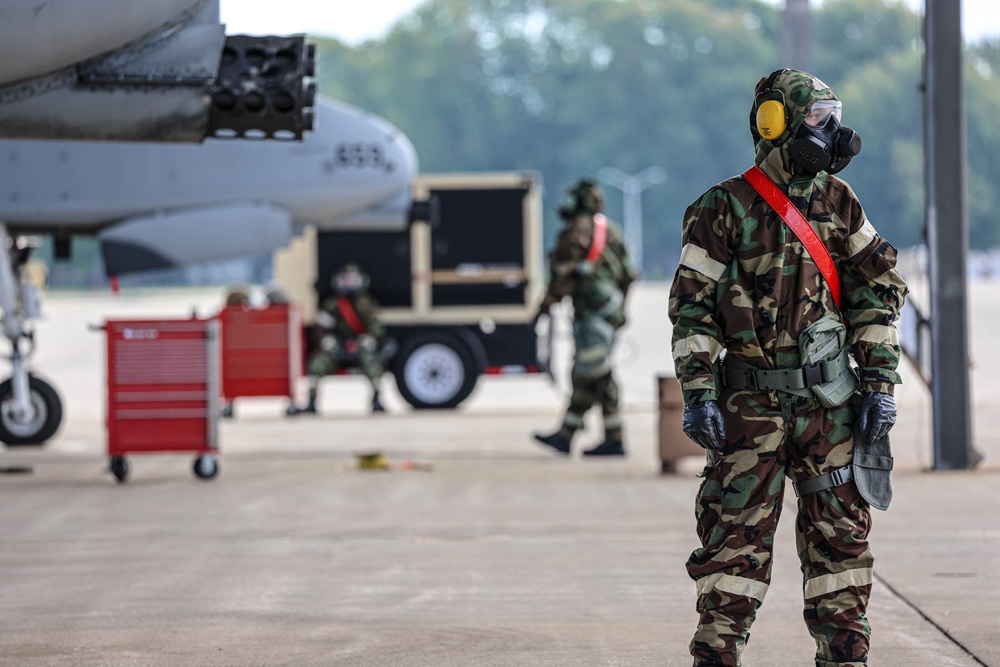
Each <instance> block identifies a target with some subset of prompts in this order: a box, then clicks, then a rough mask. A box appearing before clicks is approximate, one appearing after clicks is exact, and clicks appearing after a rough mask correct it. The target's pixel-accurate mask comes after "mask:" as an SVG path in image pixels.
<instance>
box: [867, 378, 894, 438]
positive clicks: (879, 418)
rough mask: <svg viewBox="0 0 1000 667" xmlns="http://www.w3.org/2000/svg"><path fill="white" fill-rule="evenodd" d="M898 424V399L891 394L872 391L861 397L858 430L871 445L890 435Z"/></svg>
mask: <svg viewBox="0 0 1000 667" xmlns="http://www.w3.org/2000/svg"><path fill="white" fill-rule="evenodd" d="M895 423H896V399H895V398H893V397H892V396H890V395H889V394H882V393H879V392H877V391H870V392H867V393H865V394H864V395H863V396H862V397H861V407H860V408H859V409H858V430H859V431H860V432H861V434H862V435H864V436H865V441H866V442H867V443H868V444H869V445H870V444H872V443H874V442H875V441H876V440H878V439H879V438H884V437H885V436H886V435H888V434H889V429H891V428H892V425H893V424H895Z"/></svg>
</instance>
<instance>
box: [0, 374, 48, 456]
mask: <svg viewBox="0 0 1000 667" xmlns="http://www.w3.org/2000/svg"><path fill="white" fill-rule="evenodd" d="M62 414H63V409H62V400H61V399H60V398H59V394H58V393H57V392H56V390H55V389H54V388H53V387H52V385H50V384H49V383H48V382H46V381H45V380H41V379H39V378H36V377H34V376H28V410H27V412H26V414H23V415H19V414H17V413H16V412H15V410H14V385H13V383H12V382H11V381H10V379H7V380H4V381H3V382H2V383H0V441H2V442H4V443H6V444H7V446H9V447H19V446H23V445H41V444H42V443H44V442H45V441H46V440H48V439H49V438H51V437H52V436H53V435H55V432H56V431H57V430H58V429H59V425H60V424H61V423H62Z"/></svg>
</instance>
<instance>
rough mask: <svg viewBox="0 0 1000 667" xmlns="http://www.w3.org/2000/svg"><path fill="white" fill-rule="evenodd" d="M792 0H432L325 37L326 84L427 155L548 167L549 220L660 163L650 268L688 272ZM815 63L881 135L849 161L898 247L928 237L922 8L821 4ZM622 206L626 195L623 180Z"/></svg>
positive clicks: (977, 199) (978, 49)
mask: <svg viewBox="0 0 1000 667" xmlns="http://www.w3.org/2000/svg"><path fill="white" fill-rule="evenodd" d="M780 26H781V15H780V7H776V6H775V5H774V4H771V3H766V2H762V1H761V0H713V1H706V0H672V1H671V2H656V1H654V0H617V1H615V2H609V1H608V0H558V1H557V0H427V2H425V3H424V4H423V5H421V6H420V7H419V8H418V9H417V10H416V11H415V12H414V13H412V14H411V15H409V16H407V17H405V18H403V19H402V20H401V21H400V22H399V23H397V24H396V25H395V26H394V28H393V29H392V30H391V31H390V32H389V34H388V35H387V36H386V37H385V38H384V39H380V40H374V41H370V42H367V43H365V44H362V45H360V46H358V47H357V48H350V47H348V46H345V45H343V44H341V43H339V42H336V41H332V40H330V41H322V42H321V43H320V49H319V52H320V77H321V79H320V90H321V91H322V92H323V93H324V94H326V95H330V96H333V97H338V98H340V99H344V100H346V101H348V102H351V103H354V104H357V105H359V106H362V107H364V108H366V109H370V110H372V111H374V112H376V113H379V114H381V115H383V116H385V117H386V118H388V119H389V120H390V121H392V122H393V123H395V124H396V125H398V126H399V127H400V128H401V129H402V130H403V131H404V132H406V133H407V134H408V135H409V137H410V138H411V140H412V141H413V143H414V145H415V147H416V149H417V154H418V155H419V156H420V160H421V168H422V170H423V171H466V170H508V169H533V170H538V171H540V172H541V173H542V174H543V176H544V178H545V182H546V184H547V187H548V191H547V192H546V211H547V220H546V235H547V238H548V240H551V239H552V237H553V236H554V235H555V232H556V225H557V224H558V223H557V220H556V218H555V216H554V214H552V211H553V209H554V207H555V205H556V202H557V200H558V197H559V195H560V194H561V191H562V189H563V188H565V187H566V186H568V185H569V184H570V183H572V182H574V181H575V180H576V179H577V178H579V177H581V176H595V175H596V173H597V171H598V170H599V169H600V168H601V167H605V166H611V167H617V168H618V169H621V170H622V171H625V172H627V173H635V172H638V171H640V170H642V169H644V168H646V167H648V166H652V165H660V166H662V167H664V168H665V169H666V170H667V173H668V180H667V182H666V183H664V184H661V185H657V186H655V187H652V188H650V189H648V190H647V191H646V192H645V194H644V196H643V207H644V211H645V216H644V218H645V222H644V240H645V258H646V266H645V267H644V268H645V272H646V274H647V275H649V276H654V277H657V276H659V277H662V276H669V275H670V274H672V272H673V265H674V263H675V261H676V255H677V252H678V247H677V246H678V243H679V237H680V223H681V217H682V216H683V212H684V209H685V208H686V206H687V205H688V203H690V202H691V201H693V200H694V199H695V198H696V197H698V196H699V195H700V194H701V193H702V192H704V191H705V190H706V189H707V188H708V187H710V186H711V185H713V184H714V183H716V182H718V181H720V180H723V179H725V178H728V177H729V176H731V175H733V174H736V173H739V172H740V171H742V170H743V169H744V168H745V167H746V166H748V165H749V164H750V163H751V161H752V159H753V146H752V141H751V138H750V132H749V126H748V113H749V110H750V104H751V102H752V99H751V98H752V91H753V86H754V84H755V83H756V82H757V80H758V79H759V78H760V77H761V76H764V75H766V74H768V73H769V72H770V71H771V70H773V69H775V68H777V67H779V66H780V63H779V62H778V53H779V44H780ZM812 29H813V41H814V44H815V49H814V53H813V61H814V63H815V66H814V68H813V69H814V71H813V74H816V75H817V76H819V77H820V78H822V79H823V80H824V81H826V82H827V83H829V84H830V85H832V86H833V87H834V90H835V91H836V92H837V94H838V96H839V97H840V98H841V99H842V100H843V102H844V109H845V112H844V113H845V119H844V120H845V123H846V124H848V125H849V126H851V127H853V128H854V129H856V130H857V131H858V132H859V133H860V134H861V135H862V137H863V140H864V150H863V151H862V154H861V156H859V157H858V158H857V159H855V160H854V162H853V163H852V164H851V166H850V167H848V169H847V170H846V171H845V172H844V173H843V176H844V177H845V178H846V179H847V180H848V181H850V182H851V184H852V185H853V186H854V188H855V190H856V191H857V193H858V195H859V197H860V198H861V201H862V203H863V204H864V206H865V210H866V212H867V213H868V216H869V218H870V219H871V220H872V221H873V222H874V223H875V225H876V226H877V228H878V229H879V230H880V232H882V234H883V235H884V236H886V237H887V238H889V239H890V240H891V241H892V242H893V243H895V244H896V245H898V246H901V247H903V246H909V245H913V244H917V243H921V242H923V239H924V182H923V181H924V177H923V145H922V139H921V137H922V129H921V128H922V115H921V108H922V99H921V93H920V76H921V63H922V53H921V49H922V28H921V21H920V17H919V16H917V15H916V14H914V13H913V12H912V11H911V10H909V9H908V8H907V7H906V6H905V5H904V4H903V3H901V2H898V1H897V0H827V1H826V2H824V3H822V4H818V5H817V6H815V7H814V9H813V28H812ZM998 76H1000V43H995V42H994V43H989V42H986V43H983V44H978V45H974V46H972V47H970V49H969V67H968V74H967V77H968V78H967V86H966V88H967V97H968V115H969V121H968V132H969V141H968V145H969V194H970V200H969V214H970V239H971V241H972V243H973V244H974V245H975V246H976V247H984V246H988V245H996V244H998V243H1000V226H998V225H996V224H995V223H994V220H993V215H992V211H993V210H996V209H997V208H998V207H997V201H996V200H997V194H996V192H995V188H994V187H993V183H994V182H995V181H996V180H997V176H998V175H1000V126H998V124H997V123H995V122H992V121H993V119H995V118H997V117H1000V86H997V85H996V83H997V80H996V77H998ZM606 194H607V201H608V213H609V214H610V215H612V216H613V217H620V211H621V210H622V208H621V207H622V198H621V195H620V193H619V192H618V191H617V190H615V189H614V188H607V192H606Z"/></svg>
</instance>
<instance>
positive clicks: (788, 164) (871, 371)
mask: <svg viewBox="0 0 1000 667" xmlns="http://www.w3.org/2000/svg"><path fill="white" fill-rule="evenodd" d="M767 98H774V99H777V100H779V101H781V100H782V98H783V105H784V112H785V114H786V116H787V120H786V123H785V124H786V127H785V128H784V130H783V132H781V133H778V135H777V136H774V133H771V134H772V138H770V139H769V138H767V136H766V135H767V134H768V133H770V132H769V130H770V129H771V128H769V127H766V126H764V125H758V124H757V123H755V113H756V110H757V108H758V107H759V106H760V105H761V104H762V102H763V101H764V100H765V99H767ZM817 103H819V104H817ZM814 112H820V113H819V120H817V118H816V117H814V116H812V115H811V114H813V113H814ZM826 115H831V116H836V123H834V121H833V120H832V118H823V117H824V116H826ZM839 115H840V104H839V101H838V100H837V98H836V96H835V95H834V93H833V91H832V90H831V89H830V88H829V87H828V86H827V85H826V84H824V83H823V82H822V81H820V80H819V79H817V78H815V77H813V76H812V75H810V74H806V73H804V72H799V71H795V70H779V71H778V72H775V73H774V74H772V75H771V77H765V78H763V79H761V81H760V82H759V83H758V84H757V88H756V89H755V99H754V105H753V109H752V110H751V133H752V134H753V135H754V139H755V141H756V159H755V162H756V164H757V165H758V166H759V167H760V169H761V170H763V172H764V173H765V174H766V175H767V177H768V178H770V180H772V181H773V182H774V183H775V184H777V186H778V187H779V188H780V190H782V191H783V192H785V193H786V194H787V195H788V197H789V198H790V200H791V202H792V203H793V204H794V206H795V207H796V208H798V209H799V211H801V213H802V214H803V215H804V216H805V217H806V219H807V220H808V221H809V225H810V226H811V227H812V228H813V229H815V231H816V233H817V234H818V236H819V237H820V239H821V240H822V241H823V243H824V245H825V246H826V247H827V248H828V249H829V251H830V253H831V255H832V257H833V260H834V263H835V265H836V268H837V272H838V273H839V276H840V281H841V285H842V301H841V305H840V307H839V308H838V307H837V305H836V304H835V302H834V299H833V298H832V295H831V290H830V288H829V286H828V285H827V283H826V282H825V280H824V278H823V276H822V274H821V272H820V270H819V269H818V268H817V265H816V262H815V261H814V260H813V259H812V258H811V257H810V255H809V254H808V253H807V251H806V250H805V249H804V247H803V244H802V243H801V242H800V241H799V240H798V238H797V237H796V236H795V235H794V233H793V232H792V230H791V229H790V228H789V227H788V225H786V224H784V223H783V222H782V219H781V218H780V217H779V216H778V215H777V214H776V213H775V211H774V210H773V209H772V208H771V207H770V206H769V205H768V204H767V203H766V202H765V201H764V200H763V199H762V197H761V196H760V195H758V193H757V191H756V190H754V188H753V187H752V186H751V185H750V184H749V183H748V182H747V181H746V180H745V179H744V178H743V177H741V176H738V177H734V178H731V179H729V180H727V181H724V182H723V183H720V184H718V185H716V186H715V187H713V188H711V189H710V190H708V192H706V193H705V194H704V195H702V196H701V197H700V198H698V200H696V201H695V202H694V203H693V204H692V205H691V206H690V207H689V208H688V210H687V212H686V213H685V217H684V225H683V234H682V240H683V249H682V252H681V260H680V263H679V266H678V269H677V272H676V275H675V277H674V281H673V285H672V287H671V292H670V306H669V309H670V319H671V321H672V322H673V357H674V361H675V367H676V372H677V377H678V378H679V380H680V382H681V386H682V389H683V394H684V402H685V408H684V415H683V428H684V431H685V433H687V434H688V435H689V436H690V437H691V438H692V439H693V440H695V441H696V442H698V444H700V445H702V446H703V447H705V448H706V449H707V452H706V458H707V462H706V467H705V470H704V472H703V473H702V475H701V476H702V477H703V481H702V484H701V487H700V490H699V492H698V497H697V502H696V512H695V514H696V521H697V534H698V537H699V539H700V541H701V547H700V548H698V549H696V550H695V551H694V552H693V553H692V554H691V556H690V558H689V559H688V562H687V570H688V573H689V574H690V576H691V577H692V579H694V580H695V582H696V589H697V611H698V612H699V614H700V620H699V625H698V628H697V630H696V632H695V635H694V638H693V639H692V641H691V644H690V650H691V654H692V655H693V656H694V664H695V666H696V667H698V666H708V665H722V666H724V667H736V666H738V665H740V659H741V657H740V656H741V653H742V651H743V648H744V647H745V645H746V643H747V639H748V638H749V635H750V632H749V631H750V625H751V623H752V622H753V620H754V618H755V616H756V613H757V609H758V608H759V607H760V605H761V603H762V602H763V600H764V596H765V593H766V592H767V589H768V585H769V582H770V578H771V562H772V561H771V553H772V548H773V544H774V534H775V529H776V526H777V522H778V517H779V515H780V513H781V508H782V497H783V494H784V487H785V477H786V476H787V477H788V478H789V479H790V480H791V481H792V483H793V484H794V485H795V486H796V491H797V492H801V494H800V497H799V498H798V516H797V518H796V524H795V532H796V544H797V548H798V553H799V559H800V561H801V569H802V573H803V597H804V617H805V622H806V626H807V628H808V630H809V632H810V634H811V635H812V636H813V638H814V639H815V641H816V647H817V649H816V656H815V661H816V665H817V666H823V667H829V666H831V665H854V666H859V665H865V664H867V662H866V661H867V659H868V645H869V637H870V628H869V623H868V620H867V618H866V615H865V614H866V608H867V605H868V597H869V594H870V591H871V584H872V565H873V557H872V553H871V550H870V549H869V547H868V534H869V529H870V528H871V514H870V507H869V504H868V503H867V501H866V500H865V499H864V498H863V497H862V496H861V494H860V492H859V490H858V486H857V485H856V484H855V483H853V482H850V481H849V482H847V483H840V482H841V481H842V480H841V479H839V478H837V477H836V476H835V475H833V474H831V473H832V471H835V470H848V471H849V470H851V467H850V464H851V462H852V460H853V455H854V448H855V442H856V439H857V442H858V444H859V446H860V445H861V444H863V443H864V442H867V443H872V442H875V441H876V440H877V439H880V438H885V436H886V434H887V433H888V430H889V428H891V426H892V424H893V423H894V422H895V403H894V401H893V398H892V395H893V386H894V385H895V384H898V383H899V382H900V376H899V374H898V373H897V371H896V367H897V364H898V362H899V354H900V349H899V343H898V335H897V331H896V329H895V326H894V322H895V320H896V319H897V317H898V314H899V310H900V308H901V307H902V303H903V299H904V297H905V295H906V293H907V288H906V285H905V284H904V282H903V280H902V278H901V277H900V275H899V274H898V273H897V272H896V270H895V264H896V250H895V249H894V248H893V247H892V246H891V245H890V244H889V243H888V242H887V241H885V240H884V239H882V238H881V237H880V236H879V235H878V233H877V232H876V231H875V228H874V227H873V226H872V224H871V223H870V222H869V221H868V219H867V218H866V216H865V213H864V211H863V209H862V208H861V204H860V203H859V201H858V199H857V197H856V196H855V194H854V192H853V191H852V190H851V187H850V186H849V185H848V184H847V183H846V182H845V181H843V180H841V179H839V178H837V177H836V176H833V175H832V174H831V173H829V172H830V171H839V168H835V167H837V166H839V167H840V168H842V166H843V164H845V163H846V160H845V161H843V162H841V163H840V164H839V165H838V164H837V162H833V163H831V166H830V167H828V169H827V170H824V171H818V172H816V171H813V170H812V169H810V168H808V167H807V166H804V165H803V164H801V163H800V160H799V158H798V157H796V154H795V153H794V152H793V151H792V149H791V146H792V144H793V143H794V140H795V139H797V138H800V137H804V136H806V135H808V134H809V132H810V131H813V130H810V129H809V128H813V127H814V126H818V127H819V128H820V130H822V131H826V130H831V131H837V132H839V131H840V130H839V129H838V128H840V125H839ZM827 123H829V125H827ZM804 126H805V127H804ZM762 130H763V131H762ZM844 130H845V131H846V132H850V133H852V134H853V130H850V129H849V128H844ZM762 135H764V136H762ZM855 136H856V135H855ZM799 146H800V147H801V144H800V145H799ZM856 148H857V150H860V139H858V141H857V146H856ZM857 150H855V151H854V152H855V153H856V152H857ZM851 156H852V155H850V154H849V155H847V160H849V158H850V157H851ZM819 321H822V322H825V323H833V325H835V326H839V325H840V324H841V323H842V324H843V325H844V326H845V327H846V333H845V335H844V343H843V346H842V347H841V350H840V353H841V355H842V356H843V358H844V359H845V360H846V359H847V357H848V356H850V357H853V359H854V360H855V362H856V364H857V366H858V369H857V370H853V369H851V368H849V367H848V366H846V365H845V366H844V367H843V368H844V369H845V370H846V371H847V372H849V373H851V374H853V375H848V376H845V377H848V378H850V379H851V380H852V382H853V383H854V384H853V385H850V387H849V389H850V390H851V392H850V393H849V394H848V396H849V398H848V399H847V400H845V401H844V402H842V403H841V404H839V405H834V406H832V407H824V405H823V404H821V403H820V402H819V401H818V398H817V397H818V394H816V393H813V391H811V387H812V386H811V385H809V384H808V382H806V381H805V380H803V382H806V386H807V387H809V388H807V389H803V388H797V387H792V386H788V387H787V389H785V390H782V389H767V390H762V389H756V388H754V385H753V383H752V382H750V381H747V382H745V383H742V384H741V383H739V382H736V383H735V384H736V386H737V387H742V388H733V387H732V386H728V385H729V384H730V383H731V382H732V378H733V377H736V376H737V375H738V374H740V373H743V374H744V377H748V376H749V375H754V376H755V377H764V375H762V374H761V371H773V370H775V369H796V370H794V371H789V373H788V374H789V375H794V376H796V377H798V378H807V377H808V375H807V374H806V373H805V372H804V370H803V369H802V368H801V367H803V366H804V363H803V358H802V357H803V355H802V354H801V352H800V345H801V343H802V342H803V340H804V339H805V338H808V331H807V330H812V329H814V328H815V324H816V323H817V322H819ZM720 358H724V361H722V362H720ZM846 363H848V362H847V361H845V364H846ZM727 369H737V370H727ZM772 376H773V374H772ZM720 379H721V381H720ZM748 384H749V386H747V385H748ZM855 387H858V388H859V389H860V392H854V391H853V390H854V388H855ZM862 439H863V440H862ZM885 442H886V443H887V442H888V441H887V438H885ZM810 480H813V481H810ZM816 480H823V481H824V484H825V485H826V486H827V488H822V489H821V490H816V491H810V490H809V485H810V484H814V483H815V481H816ZM815 486H821V485H818V484H815Z"/></svg>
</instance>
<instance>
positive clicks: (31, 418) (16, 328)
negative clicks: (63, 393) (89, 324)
mask: <svg viewBox="0 0 1000 667" xmlns="http://www.w3.org/2000/svg"><path fill="white" fill-rule="evenodd" d="M32 248H33V245H32V243H31V239H29V238H26V237H12V236H11V235H10V233H9V232H8V231H7V225H5V224H3V223H2V222H0V310H2V311H3V318H2V333H3V336H5V337H6V338H7V340H9V341H10V347H11V351H10V356H9V357H8V358H9V359H10V366H11V369H10V371H11V372H10V379H8V380H5V381H4V382H2V383H0V442H4V443H6V444H7V445H14V446H18V445H40V444H42V443H44V442H45V441H46V440H48V439H49V438H51V437H52V436H53V435H54V434H55V432H56V431H57V430H58V429H59V424H60V423H61V422H62V416H63V409H62V401H61V400H60V399H59V394H58V393H56V390H55V389H54V388H53V387H52V385H50V384H49V383H48V382H45V381H44V380H41V379H39V378H37V377H34V376H32V375H31V374H30V373H29V372H28V360H29V359H30V358H31V355H32V353H33V352H34V347H35V340H34V336H33V331H32V329H31V328H30V326H29V323H30V322H31V321H32V320H35V319H38V318H39V317H40V316H41V307H40V304H39V298H38V292H37V290H36V288H35V285H34V284H33V283H32V282H31V281H30V280H27V279H26V278H25V275H24V274H25V271H24V266H25V263H26V262H27V261H28V256H29V255H30V254H31V250H32Z"/></svg>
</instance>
